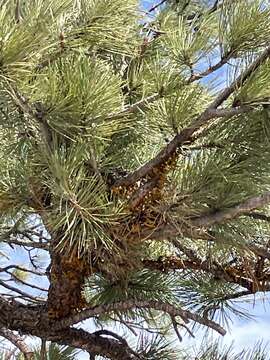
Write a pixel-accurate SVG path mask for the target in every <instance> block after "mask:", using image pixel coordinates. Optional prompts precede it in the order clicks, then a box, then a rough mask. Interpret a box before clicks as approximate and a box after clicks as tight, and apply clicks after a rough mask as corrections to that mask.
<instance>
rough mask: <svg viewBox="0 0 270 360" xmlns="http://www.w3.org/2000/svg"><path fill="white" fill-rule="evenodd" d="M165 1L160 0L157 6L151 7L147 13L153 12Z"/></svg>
mask: <svg viewBox="0 0 270 360" xmlns="http://www.w3.org/2000/svg"><path fill="white" fill-rule="evenodd" d="M166 1H167V0H161V1H160V2H159V3H158V4H156V5H154V6H152V7H151V8H150V9H149V10H148V13H151V12H153V11H155V10H156V9H157V8H159V7H160V6H162V5H163V4H164V3H165V2H166Z"/></svg>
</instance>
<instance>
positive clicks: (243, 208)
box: [191, 192, 270, 227]
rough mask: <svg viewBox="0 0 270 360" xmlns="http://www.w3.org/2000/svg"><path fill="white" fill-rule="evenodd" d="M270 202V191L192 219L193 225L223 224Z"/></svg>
mask: <svg viewBox="0 0 270 360" xmlns="http://www.w3.org/2000/svg"><path fill="white" fill-rule="evenodd" d="M269 203H270V192H266V193H264V194H262V195H259V196H254V197H252V198H250V199H248V200H246V201H244V202H243V203H241V204H239V205H237V206H235V207H232V208H229V209H226V210H221V211H218V212H216V213H214V214H210V215H205V216H201V217H199V218H197V219H194V220H192V221H191V225H192V226H195V227H210V226H212V225H215V224H221V223H223V222H227V221H230V220H233V219H235V218H236V217H239V216H241V215H243V214H247V213H249V212H250V211H252V210H255V209H258V208H261V207H264V206H266V205H268V204H269Z"/></svg>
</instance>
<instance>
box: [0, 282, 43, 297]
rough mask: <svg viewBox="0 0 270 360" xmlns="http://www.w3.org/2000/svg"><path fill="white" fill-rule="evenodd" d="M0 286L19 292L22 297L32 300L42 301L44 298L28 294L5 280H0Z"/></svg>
mask: <svg viewBox="0 0 270 360" xmlns="http://www.w3.org/2000/svg"><path fill="white" fill-rule="evenodd" d="M0 286H3V287H4V288H6V289H7V290H10V291H12V292H14V293H17V294H20V295H22V296H23V297H25V298H27V299H29V300H32V301H34V302H44V301H45V299H44V298H40V297H37V296H32V295H31V294H28V293H26V292H24V291H22V290H20V289H17V288H15V287H14V286H11V285H8V284H7V283H6V282H5V281H2V280H0Z"/></svg>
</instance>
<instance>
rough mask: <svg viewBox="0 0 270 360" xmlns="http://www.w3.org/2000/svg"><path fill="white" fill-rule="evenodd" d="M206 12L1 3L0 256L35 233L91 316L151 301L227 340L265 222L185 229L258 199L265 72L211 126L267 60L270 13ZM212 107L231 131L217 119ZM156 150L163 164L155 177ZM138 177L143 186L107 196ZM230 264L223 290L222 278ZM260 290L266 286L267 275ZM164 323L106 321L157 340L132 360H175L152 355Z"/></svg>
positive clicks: (247, 8) (245, 0)
mask: <svg viewBox="0 0 270 360" xmlns="http://www.w3.org/2000/svg"><path fill="white" fill-rule="evenodd" d="M213 5H214V2H213V1H211V2H209V1H199V0H193V1H185V2H184V1H181V2H179V1H172V0H171V1H167V2H166V4H165V3H164V4H163V6H161V7H160V9H159V10H158V11H156V13H155V14H154V15H153V17H151V14H147V16H145V14H144V13H142V11H141V10H140V9H139V2H138V1H136V0H89V1H87V0H76V1H75V0H74V1H73V0H55V1H52V0H42V1H41V0H33V1H21V2H20V6H19V9H17V8H16V2H15V1H13V0H5V1H1V0H0V24H1V25H0V141H1V147H0V215H1V226H0V232H1V234H0V240H1V242H7V241H8V240H10V238H11V237H14V239H15V240H16V239H17V240H18V239H19V240H21V239H23V240H25V237H24V235H22V233H25V232H24V230H27V229H28V230H29V228H30V229H31V230H32V229H33V222H34V223H35V222H36V221H37V220H36V219H39V221H41V222H42V227H43V229H44V228H46V231H47V232H48V234H49V236H50V237H51V239H52V243H53V245H54V247H51V248H50V252H53V251H60V252H61V254H63V255H65V256H66V258H69V255H70V258H72V256H71V254H72V255H74V254H76V255H78V256H81V257H83V260H85V259H86V260H85V261H86V263H87V265H89V268H91V271H93V273H91V276H90V277H89V279H85V287H84V288H83V291H84V294H85V297H86V299H87V301H88V303H89V305H90V306H98V305H104V304H105V305H106V304H112V303H116V302H122V301H126V300H133V301H151V300H154V301H162V302H164V303H170V304H173V305H175V306H181V307H182V308H184V309H189V310H190V311H193V312H195V313H196V314H197V315H200V316H202V317H205V316H208V317H209V319H213V320H215V321H217V320H218V321H221V322H223V324H225V325H226V326H227V325H228V324H229V320H230V316H232V314H233V315H239V316H243V317H245V316H247V315H248V314H246V313H245V312H244V311H242V309H241V308H238V307H237V304H236V301H233V299H236V298H237V294H238V293H240V294H241V291H242V290H243V287H242V286H241V282H240V281H238V279H239V276H240V275H239V273H240V272H241V271H246V272H247V274H248V275H250V276H249V277H248V280H250V281H251V280H253V279H254V277H255V275H256V273H259V271H258V269H257V268H258V260H259V257H260V256H261V255H260V254H261V253H260V251H258V249H257V253H256V252H254V251H252V250H251V249H250V248H249V246H250V245H252V246H253V245H254V246H255V245H256V246H257V247H258V248H259V250H261V251H262V249H265V248H266V249H267V248H268V236H269V235H268V234H269V223H270V222H269V214H270V213H269V206H268V205H266V206H263V207H262V208H261V209H260V211H262V214H261V213H259V210H257V207H253V208H252V213H249V212H247V211H245V209H244V210H243V211H242V212H241V216H238V217H232V218H230V217H227V218H226V217H225V218H224V219H223V220H224V221H223V220H222V221H221V222H218V221H217V222H214V224H213V225H209V226H204V225H203V226H200V227H199V226H198V228H197V225H196V220H198V218H199V219H201V218H204V217H206V218H207V217H211V216H215V215H216V214H219V213H220V212H225V213H226V211H228V210H231V209H235V208H236V207H237V206H239V204H240V208H241V206H243V205H241V204H243V203H244V202H245V201H247V200H248V199H250V198H251V197H254V196H258V195H260V194H264V193H265V192H266V191H269V171H270V166H269V164H270V161H269V160H270V146H269V144H270V143H269V136H270V126H269V125H270V116H269V113H270V112H269V106H270V105H269V99H270V87H269V84H270V68H269V64H270V62H269V59H268V60H266V61H264V62H263V63H262V62H261V63H260V64H259V65H258V64H257V65H258V66H257V65H256V66H254V71H253V72H252V74H250V76H247V78H245V77H243V78H242V82H241V81H240V80H239V81H238V84H237V86H235V89H234V91H233V93H231V92H230V91H229V90H230V88H227V91H229V96H228V97H227V98H226V99H225V101H223V103H222V105H221V106H220V107H219V109H214V110H217V113H216V114H214V115H211V111H210V112H209V111H207V110H209V106H212V107H211V109H210V110H213V105H211V104H212V102H213V100H214V99H215V98H216V96H217V95H218V94H220V93H221V89H224V88H226V86H227V85H228V84H227V82H228V83H229V82H231V81H234V80H235V79H236V77H237V76H239V74H242V71H243V69H246V68H247V67H248V66H249V65H250V64H251V63H252V62H253V61H254V59H255V58H256V57H257V56H259V55H260V54H261V53H262V52H263V50H264V48H265V47H266V46H268V42H269V35H270V34H269V19H270V10H269V4H268V3H267V2H266V1H262V0H237V1H236V0H223V1H219V2H218V3H216V6H213ZM211 6H212V7H211ZM224 70H226V71H227V75H226V71H224ZM218 71H219V72H218ZM214 77H219V78H218V79H214V80H219V82H220V83H219V86H218V87H217V86H215V84H216V83H217V82H216V81H213V82H212V81H211V80H213V78H214ZM228 89H229V90H228ZM223 94H224V93H223ZM243 106H245V107H244V108H242V107H243ZM222 107H223V108H225V109H226V110H229V111H228V113H231V114H233V115H232V116H231V115H228V116H223V115H222V114H221V115H220V116H219V114H220V113H222V111H220V112H219V110H220V109H221V108H222ZM239 107H240V109H239ZM241 109H242V110H243V111H240V110H241ZM234 110H235V113H234ZM205 111H206V113H205ZM201 114H203V115H202V117H200V118H199V119H200V124H199V126H198V121H197V122H196V124H195V125H194V121H196V119H197V118H198V117H199V116H200V115H201ZM212 114H213V112H212ZM234 114H235V115H234ZM211 116H212V118H211ZM202 119H203V120H202ZM205 119H206V120H205ZM204 120H205V121H204ZM193 130H194V132H193ZM191 133H192V135H190V136H187V139H188V140H187V141H183V142H182V143H181V146H178V149H177V151H176V152H174V153H173V154H172V156H171V157H170V158H169V159H167V158H166V154H167V152H169V151H170V149H171V148H172V147H173V146H174V144H175V142H176V141H178V139H179V138H180V139H181V136H182V137H183V138H185V134H191ZM168 144H169V145H168ZM164 149H165V150H164ZM161 150H163V152H162V153H161V155H162V156H160V158H162V159H163V158H165V160H166V161H164V163H161V164H159V165H158V166H156V165H155V166H153V168H151V166H152V165H153V163H152V162H150V163H149V161H150V160H151V159H153V157H155V156H157V154H160V151H161ZM164 154H165V155H164ZM173 157H175V162H174V161H172V160H173ZM167 160H168V161H167ZM145 163H148V165H147V166H146V167H144V168H143V170H145V169H149V168H150V170H149V171H148V173H147V174H146V175H143V176H141V177H140V176H138V177H137V178H136V181H134V182H133V184H132V185H131V186H126V187H125V186H121V187H118V186H117V182H118V180H119V179H123V178H124V177H125V176H126V175H127V174H128V173H130V172H132V171H134V170H136V169H138V168H139V167H141V166H142V165H144V164H145ZM138 178H139V180H138ZM153 180H155V181H153ZM151 181H153V183H154V186H153V189H151V190H150V191H149V192H148V193H147V191H148V190H147V186H146V185H149V183H151ZM145 188H146V190H145ZM144 191H145V193H146V194H144ZM140 197H141V198H142V199H140ZM134 198H135V200H137V199H139V201H138V204H137V205H134ZM254 212H255V213H254ZM256 216H257V217H256ZM260 216H261V218H260ZM153 224H154V225H153ZM194 224H195V225H194ZM168 229H169V230H168ZM34 231H35V232H34V235H33V233H31V236H33V238H34V241H35V242H36V243H38V244H39V245H40V242H41V241H42V240H40V238H39V233H38V231H39V229H38V231H36V230H35V229H34ZM27 234H28V233H27ZM28 236H30V235H28ZM155 236H156V238H155ZM14 239H13V240H14ZM27 241H31V237H30V240H29V238H27ZM40 247H42V246H40ZM185 247H186V248H187V249H188V250H187V251H186V250H185ZM183 249H184V250H183ZM27 250H28V249H27ZM30 253H31V251H30ZM258 253H259V255H258ZM5 254H6V253H5V249H4V250H3V254H2V253H0V255H1V262H2V260H3V262H4V261H6V260H8V259H6V258H4V257H5ZM194 254H195V255H194ZM52 258H53V257H52ZM164 259H165V260H164ZM174 259H177V261H179V262H178V264H179V263H180V262H181V260H182V261H183V264H181V263H180V266H179V269H174V268H173V266H172V267H171V268H166V265H168V263H169V264H170V260H171V262H172V264H174V262H173V260H174ZM194 259H195V260H194ZM235 259H236V260H235ZM145 260H150V261H151V262H153V263H154V264H155V266H156V268H155V266H153V269H152V268H151V267H149V268H147V267H144V264H145ZM163 261H164V263H163ZM166 261H167V262H166ZM256 261H257V262H256ZM231 263H232V264H233V266H235V268H233V270H235V271H236V272H237V271H238V272H237V275H236V276H234V277H233V275H231V277H229V275H228V274H227V273H226V271H227V269H228V268H230V265H228V264H231ZM236 263H237V265H235V264H236ZM184 264H188V266H187V267H185V266H184ZM198 264H199V265H200V267H201V269H200V268H198ZM1 266H2V263H1ZM252 266H253V270H252V271H253V272H252V271H251V270H250V273H248V271H249V268H250V267H252ZM264 266H265V267H266V268H267V267H269V260H267V257H266V258H265V261H264ZM230 270H231V268H230ZM259 270H260V269H259ZM75 271H76V269H75V270H74V269H73V272H74V273H75ZM89 271H90V270H89ZM217 273H218V275H216V274H217ZM13 275H14V277H15V278H18V279H19V280H25V275H26V273H22V272H20V271H18V270H16V271H14V272H13ZM226 276H227V277H226ZM258 276H259V275H258ZM260 276H261V278H260V279H263V280H260V281H261V283H263V284H266V283H267V281H268V280H267V276H268V273H266V272H262V273H261V275H260ZM263 276H266V280H264V278H263ZM67 278H68V276H67ZM19 280H17V281H18V282H17V284H16V285H19ZM82 285H83V284H79V286H78V291H80V290H81V287H80V286H82ZM242 285H243V283H242ZM244 285H245V284H244ZM255 285H256V284H255ZM249 290H250V292H255V291H256V288H249ZM63 303H64V302H63ZM160 314H161V313H160V312H157V311H154V310H149V309H148V310H147V311H145V310H143V309H140V310H138V309H137V310H134V311H133V310H130V311H129V312H122V313H121V314H120V313H117V312H115V313H113V314H110V315H112V318H113V319H114V320H115V321H119V322H121V317H124V319H125V320H130V321H131V322H135V321H138V320H142V321H143V322H144V325H145V324H146V325H147V326H149V327H150V328H155V330H156V332H158V331H159V332H160V336H159V337H158V338H156V337H153V339H145V338H143V339H142V341H141V344H139V345H138V348H137V351H138V353H139V354H140V356H141V358H142V359H145V360H146V359H148V360H150V359H151V360H152V359H160V360H161V359H164V360H165V359H167V360H169V359H170V360H172V359H178V358H179V359H181V356H182V359H185V358H187V357H185V356H186V355H184V354H183V355H182V354H181V353H179V354H178V353H176V352H175V350H172V349H171V345H170V346H168V344H167V342H166V341H165V340H164V336H165V335H166V336H168V334H169V335H170V326H169V325H168V324H169V320H171V319H170V318H169V316H164V318H163V320H164V324H162V325H160V324H159V322H160ZM96 321H97V322H99V323H101V324H102V325H104V324H107V323H109V321H111V318H110V316H109V315H108V314H106V315H104V316H100V317H98V318H97V319H96ZM122 325H123V324H122ZM123 326H124V325H123ZM261 350H262V349H261V348H260V347H258V348H257V350H254V352H253V354H251V353H249V352H248V351H247V352H242V353H241V354H237V353H235V352H234V351H233V350H232V349H231V348H229V349H227V348H226V349H220V348H219V347H218V345H217V344H210V345H209V346H207V347H206V348H205V349H200V351H199V352H198V354H197V355H196V356H197V357H196V359H200V360H210V359H216V360H218V359H220V360H225V359H226V358H229V357H230V359H232V360H234V359H235V360H236V359H244V360H255V359H256V360H259V359H260V360H262V359H266V356H265V355H263V352H262V351H261ZM35 356H36V359H39V354H38V352H37V353H36V355H35ZM187 356H190V354H188V355H187ZM66 358H69V359H73V358H74V353H73V351H72V350H71V349H64V350H63V349H60V348H59V347H57V346H56V345H50V347H49V349H48V359H50V360H54V359H66ZM191 358H192V357H191Z"/></svg>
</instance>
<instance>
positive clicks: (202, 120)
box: [115, 47, 270, 187]
mask: <svg viewBox="0 0 270 360" xmlns="http://www.w3.org/2000/svg"><path fill="white" fill-rule="evenodd" d="M269 56H270V47H268V48H267V49H265V50H264V52H263V53H262V54H261V55H260V56H259V57H258V58H257V59H256V60H255V61H254V62H253V63H252V64H251V65H250V66H249V67H248V68H247V69H246V70H245V71H244V72H243V73H242V74H241V75H240V76H239V77H238V78H237V79H236V80H235V81H234V82H233V83H232V84H231V85H230V86H228V87H227V88H226V89H225V90H224V91H222V92H221V94H219V95H218V96H217V97H216V99H215V100H214V101H213V102H212V103H211V104H210V105H209V107H208V108H207V109H206V110H205V111H204V112H203V113H202V114H201V115H200V116H199V117H198V118H196V119H195V120H194V121H193V122H192V123H191V124H190V125H189V126H188V127H186V128H184V129H183V130H182V131H181V132H180V133H179V134H177V135H176V136H175V137H174V138H173V140H171V141H170V142H169V143H168V144H167V146H166V147H165V148H164V149H162V150H161V151H160V152H159V153H158V154H157V156H156V157H155V158H153V159H151V160H150V161H148V162H147V163H146V164H144V165H143V166H142V167H140V168H139V169H137V170H135V171H134V172H133V173H130V174H128V175H127V176H126V177H124V178H122V179H120V180H118V181H117V182H116V184H115V186H116V187H118V186H129V185H132V184H134V183H135V182H136V181H138V180H139V179H141V178H143V177H145V176H146V175H147V174H149V173H150V172H151V171H152V170H153V168H155V167H158V166H160V165H161V164H163V163H165V162H166V161H167V160H168V159H169V158H170V157H171V156H172V155H173V154H174V153H175V152H176V151H177V149H178V148H179V147H180V146H181V145H183V144H184V143H185V142H187V141H189V140H191V138H192V135H193V134H194V133H195V132H196V131H197V130H199V129H200V128H201V127H202V126H204V125H206V124H207V123H208V122H209V120H213V119H215V118H219V117H220V118H222V117H230V116H234V115H238V114H241V113H244V112H247V111H250V110H251V109H252V108H250V107H246V106H244V107H240V108H233V109H219V110H218V109H217V107H218V106H220V105H221V104H222V103H223V102H224V101H225V100H227V99H228V98H229V96H230V95H231V94H232V93H233V92H234V91H235V90H236V89H237V88H239V86H240V85H242V84H243V83H244V82H245V81H246V80H247V79H248V78H249V77H250V76H251V75H252V74H253V73H254V71H255V70H256V69H257V68H258V67H259V66H260V65H261V64H262V63H263V62H264V61H266V60H267V58H268V57H269ZM234 109H235V111H234Z"/></svg>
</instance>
